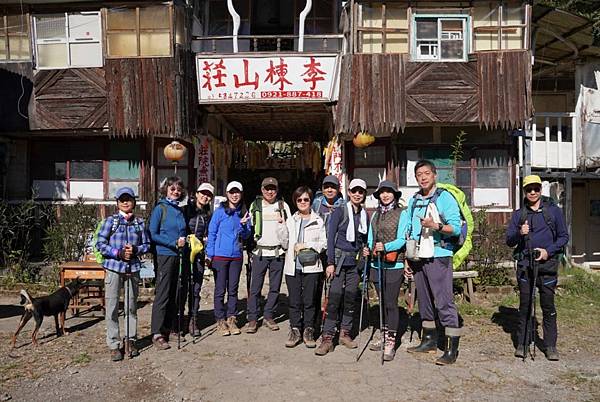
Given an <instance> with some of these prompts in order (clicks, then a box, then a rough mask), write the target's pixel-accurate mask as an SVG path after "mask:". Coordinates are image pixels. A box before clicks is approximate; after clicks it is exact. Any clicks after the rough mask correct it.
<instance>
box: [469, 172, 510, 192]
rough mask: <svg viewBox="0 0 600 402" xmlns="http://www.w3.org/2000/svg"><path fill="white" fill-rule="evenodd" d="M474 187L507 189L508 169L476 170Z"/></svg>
mask: <svg viewBox="0 0 600 402" xmlns="http://www.w3.org/2000/svg"><path fill="white" fill-rule="evenodd" d="M475 174H476V180H477V181H476V186H477V187H488V188H505V187H509V183H510V176H509V174H508V169H506V168H505V169H477V171H476V172H475Z"/></svg>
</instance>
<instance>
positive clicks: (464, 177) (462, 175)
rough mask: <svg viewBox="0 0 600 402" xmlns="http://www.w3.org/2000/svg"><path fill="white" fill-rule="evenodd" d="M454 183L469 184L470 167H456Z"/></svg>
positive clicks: (461, 185) (466, 185)
mask: <svg viewBox="0 0 600 402" xmlns="http://www.w3.org/2000/svg"><path fill="white" fill-rule="evenodd" d="M456 184H457V185H458V186H459V187H463V186H464V187H469V186H470V185H471V169H456Z"/></svg>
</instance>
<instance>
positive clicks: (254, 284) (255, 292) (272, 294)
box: [248, 255, 285, 321]
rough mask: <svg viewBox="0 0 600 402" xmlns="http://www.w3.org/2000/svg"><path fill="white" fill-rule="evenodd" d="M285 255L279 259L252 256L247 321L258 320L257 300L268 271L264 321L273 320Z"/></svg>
mask: <svg viewBox="0 0 600 402" xmlns="http://www.w3.org/2000/svg"><path fill="white" fill-rule="evenodd" d="M284 261H285V255H281V256H279V257H258V256H256V255H253V256H252V274H251V275H252V279H251V280H250V294H249V295H248V321H256V320H257V319H258V299H259V298H260V292H261V291H262V288H263V285H264V283H265V275H266V274H267V271H269V294H268V296H267V304H265V312H264V318H265V320H267V319H270V318H273V316H274V315H275V313H276V311H277V301H278V299H279V290H280V289H281V280H282V279H283V263H284Z"/></svg>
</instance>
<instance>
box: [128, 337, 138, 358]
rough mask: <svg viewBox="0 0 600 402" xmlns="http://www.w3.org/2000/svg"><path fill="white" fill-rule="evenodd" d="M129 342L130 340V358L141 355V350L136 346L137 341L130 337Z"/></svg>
mask: <svg viewBox="0 0 600 402" xmlns="http://www.w3.org/2000/svg"><path fill="white" fill-rule="evenodd" d="M128 342H129V345H128V349H129V358H130V359H131V358H133V357H138V356H139V355H140V351H139V350H138V348H137V347H136V346H135V341H134V340H133V339H130V340H129V341H128Z"/></svg>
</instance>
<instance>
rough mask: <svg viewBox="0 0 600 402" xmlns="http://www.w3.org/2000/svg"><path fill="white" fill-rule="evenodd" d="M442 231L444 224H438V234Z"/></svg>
mask: <svg viewBox="0 0 600 402" xmlns="http://www.w3.org/2000/svg"><path fill="white" fill-rule="evenodd" d="M442 229H444V224H443V223H438V228H437V230H438V232H441V231H442Z"/></svg>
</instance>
